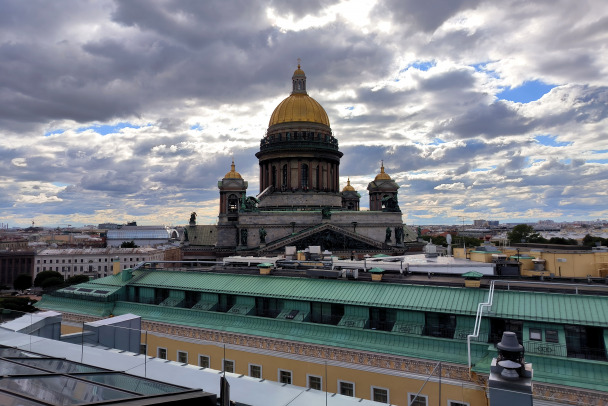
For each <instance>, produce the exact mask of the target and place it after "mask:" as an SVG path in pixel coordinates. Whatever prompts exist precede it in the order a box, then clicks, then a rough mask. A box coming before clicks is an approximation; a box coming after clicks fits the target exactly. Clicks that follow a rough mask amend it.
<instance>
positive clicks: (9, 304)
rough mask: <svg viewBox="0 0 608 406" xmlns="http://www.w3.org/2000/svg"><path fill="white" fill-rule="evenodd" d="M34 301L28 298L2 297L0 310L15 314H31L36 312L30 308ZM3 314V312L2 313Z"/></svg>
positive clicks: (35, 309) (32, 307)
mask: <svg viewBox="0 0 608 406" xmlns="http://www.w3.org/2000/svg"><path fill="white" fill-rule="evenodd" d="M34 303H36V300H31V299H30V298H28V297H2V298H0V308H2V309H8V310H15V311H17V312H27V313H33V312H36V311H38V309H37V308H35V307H34V306H32V305H33V304H34ZM3 313H4V311H3Z"/></svg>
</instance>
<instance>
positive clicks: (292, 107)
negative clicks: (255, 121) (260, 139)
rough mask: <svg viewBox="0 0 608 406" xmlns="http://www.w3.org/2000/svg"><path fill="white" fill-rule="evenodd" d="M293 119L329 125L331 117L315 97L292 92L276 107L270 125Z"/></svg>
mask: <svg viewBox="0 0 608 406" xmlns="http://www.w3.org/2000/svg"><path fill="white" fill-rule="evenodd" d="M292 121H306V122H309V123H319V124H325V125H326V126H328V127H329V117H327V113H326V112H325V109H323V107H321V105H320V104H319V103H318V102H317V101H316V100H315V99H313V98H312V97H310V96H309V95H307V94H302V93H296V94H292V95H291V96H289V97H287V98H286V99H285V100H283V101H282V102H281V103H280V104H279V105H278V106H277V108H276V109H274V112H273V113H272V116H270V122H269V123H268V126H269V127H270V126H273V125H275V124H281V123H289V122H292Z"/></svg>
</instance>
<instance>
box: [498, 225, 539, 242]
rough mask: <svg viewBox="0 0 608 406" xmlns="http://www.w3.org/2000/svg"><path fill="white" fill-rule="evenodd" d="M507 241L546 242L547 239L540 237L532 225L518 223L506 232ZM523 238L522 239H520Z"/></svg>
mask: <svg viewBox="0 0 608 406" xmlns="http://www.w3.org/2000/svg"><path fill="white" fill-rule="evenodd" d="M507 238H508V239H509V241H511V242H514V243H520V242H532V243H534V242H536V243H542V242H547V239H546V238H544V237H542V236H541V235H540V234H539V233H537V232H536V231H534V227H532V226H530V225H528V224H518V225H516V226H515V227H513V229H512V230H511V231H509V232H508V233H507ZM522 240H524V241H522Z"/></svg>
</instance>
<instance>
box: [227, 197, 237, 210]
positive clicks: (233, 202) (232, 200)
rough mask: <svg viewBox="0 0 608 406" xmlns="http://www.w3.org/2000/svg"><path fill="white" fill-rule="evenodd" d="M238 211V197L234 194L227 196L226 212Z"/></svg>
mask: <svg viewBox="0 0 608 406" xmlns="http://www.w3.org/2000/svg"><path fill="white" fill-rule="evenodd" d="M238 211H239V197H238V196H237V195H235V194H231V195H230V196H228V213H236V212H238Z"/></svg>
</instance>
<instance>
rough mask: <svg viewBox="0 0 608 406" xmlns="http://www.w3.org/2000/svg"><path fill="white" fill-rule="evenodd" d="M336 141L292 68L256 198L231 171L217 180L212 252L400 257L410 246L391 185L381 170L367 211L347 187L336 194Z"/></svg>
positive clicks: (262, 159) (265, 146) (264, 148)
mask: <svg viewBox="0 0 608 406" xmlns="http://www.w3.org/2000/svg"><path fill="white" fill-rule="evenodd" d="M342 155H343V154H342V152H340V150H339V148H338V140H337V139H336V138H335V137H334V135H333V133H332V130H331V127H330V122H329V117H328V116H327V113H326V112H325V109H323V107H322V106H321V105H320V104H319V103H318V102H317V101H316V100H315V99H313V98H312V97H310V96H309V95H308V92H307V84H306V75H305V73H304V71H303V70H302V69H301V68H300V65H298V68H297V69H296V70H295V72H294V74H293V76H292V92H291V94H290V95H289V96H288V97H287V98H285V99H284V100H283V101H282V102H281V103H280V104H279V105H278V106H277V107H276V108H275V110H274V112H273V113H272V115H271V117H270V122H269V124H268V130H267V131H266V134H265V136H264V137H263V138H262V139H261V141H260V150H259V151H258V152H257V153H256V157H257V158H258V160H259V168H260V172H259V184H260V193H259V194H257V195H256V196H253V195H249V194H248V191H247V186H248V183H247V181H245V180H244V179H243V178H242V176H241V175H240V174H239V173H238V172H237V171H236V168H235V164H234V162H233V163H232V166H231V169H230V171H229V172H228V173H226V175H225V176H224V178H223V179H222V180H220V181H219V182H218V188H219V192H220V210H219V218H218V228H217V244H216V251H217V252H218V254H231V253H239V254H243V255H245V254H247V255H273V254H275V253H279V252H283V250H284V248H285V247H286V246H296V247H297V249H305V248H306V247H308V246H311V245H318V246H321V248H322V249H323V250H329V251H332V252H334V253H351V252H352V251H353V250H355V251H357V252H358V253H370V254H372V253H379V252H384V253H401V252H404V251H405V250H406V247H407V243H409V242H413V241H415V240H416V233H415V231H414V230H413V229H411V228H409V227H407V226H405V225H404V224H403V221H402V217H401V214H402V213H401V210H400V208H399V204H398V196H397V193H398V188H399V186H398V185H397V183H396V182H395V181H394V180H392V179H391V177H390V176H389V175H388V174H387V173H386V172H385V171H384V166H383V165H382V166H381V168H380V173H378V175H377V176H376V177H375V179H374V180H373V181H371V182H370V183H369V185H368V188H367V189H368V192H369V198H370V201H369V206H370V210H369V211H360V205H359V204H360V198H361V195H360V194H359V193H358V192H357V191H356V190H355V189H354V187H353V186H351V185H350V180H349V181H348V182H347V184H346V186H344V187H343V188H342V189H340V182H339V179H340V158H342Z"/></svg>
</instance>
